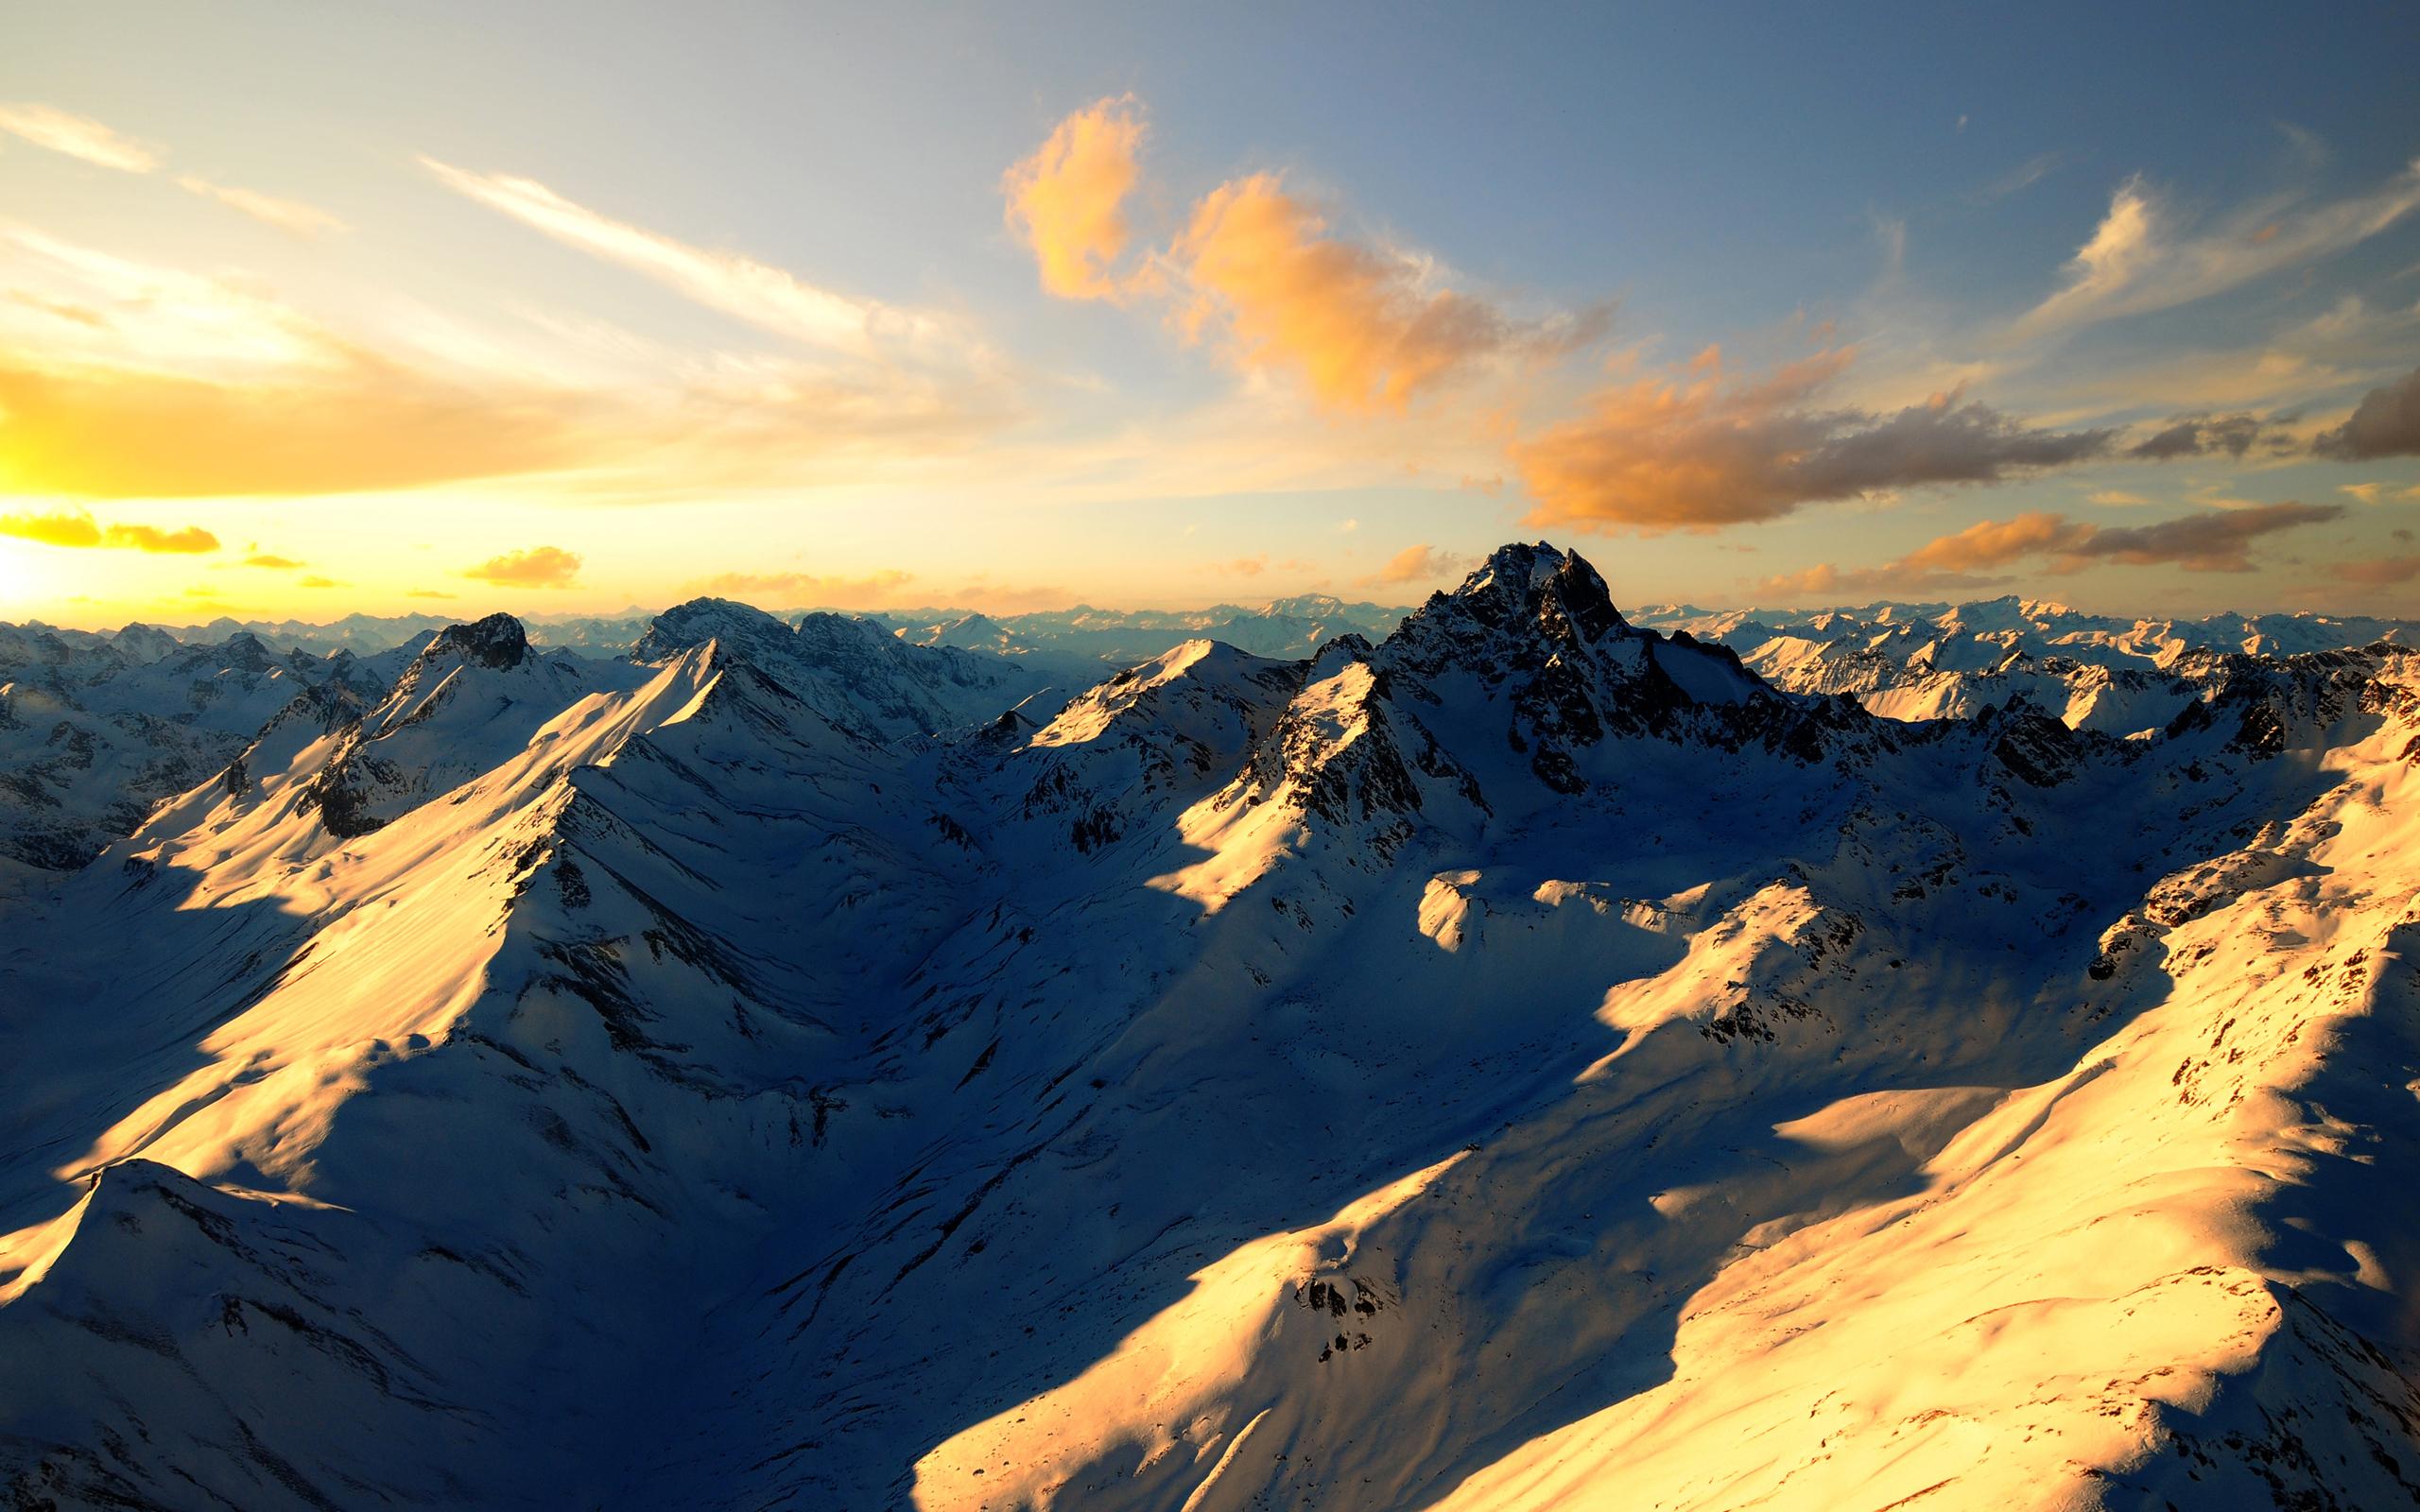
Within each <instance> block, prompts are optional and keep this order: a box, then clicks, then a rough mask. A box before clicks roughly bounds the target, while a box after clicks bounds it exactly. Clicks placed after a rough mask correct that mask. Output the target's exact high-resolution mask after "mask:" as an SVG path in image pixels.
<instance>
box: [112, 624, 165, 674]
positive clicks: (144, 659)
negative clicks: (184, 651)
mask: <svg viewBox="0 0 2420 1512" xmlns="http://www.w3.org/2000/svg"><path fill="white" fill-rule="evenodd" d="M110 644H112V645H114V646H116V647H117V649H118V652H119V654H120V655H122V656H124V657H125V658H126V659H127V661H129V662H132V663H133V664H134V665H136V666H148V665H149V664H150V663H152V662H157V661H159V660H160V659H161V658H162V657H164V656H168V655H170V654H172V653H174V652H175V650H176V649H177V639H176V637H175V636H173V635H170V634H169V633H168V632H167V631H165V630H164V629H161V628H160V627H158V626H155V625H146V624H144V623H142V622H141V621H139V620H138V621H136V622H135V623H133V624H131V625H129V626H127V627H125V628H124V629H122V630H120V631H118V632H117V634H116V635H114V636H112V637H111V640H110Z"/></svg>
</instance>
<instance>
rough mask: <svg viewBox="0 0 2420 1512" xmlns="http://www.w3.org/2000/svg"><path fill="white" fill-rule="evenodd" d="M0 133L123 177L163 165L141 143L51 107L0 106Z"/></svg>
mask: <svg viewBox="0 0 2420 1512" xmlns="http://www.w3.org/2000/svg"><path fill="white" fill-rule="evenodd" d="M0 131H6V132H8V133H9V135H11V136H14V137H19V138H22V139H24V140H25V141H27V142H30V143H32V144H33V145H34V146H38V147H48V148H49V149H50V150H51V151H53V152H63V153H65V154H66V155H67V156H69V157H71V158H80V159H82V160H83V161H84V162H86V163H92V164H93V165H94V166H95V167H101V168H115V169H117V170H118V171H119V172H121V173H149V172H150V171H151V170H152V169H153V168H156V167H158V166H159V165H160V160H159V159H157V158H155V157H153V156H152V155H151V151H150V149H149V148H147V147H146V146H143V145H142V144H141V143H138V142H130V141H128V140H127V139H126V138H125V137H122V136H120V135H118V134H117V133H116V132H115V131H112V130H111V129H109V128H108V127H106V126H103V125H102V124H101V123H100V122H98V121H95V120H93V119H91V118H90V117H88V116H82V115H72V114H70V113H68V112H65V111H61V110H57V109H54V108H52V107H51V106H48V105H33V104H18V105H0Z"/></svg>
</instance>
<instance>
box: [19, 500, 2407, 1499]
mask: <svg viewBox="0 0 2420 1512" xmlns="http://www.w3.org/2000/svg"><path fill="white" fill-rule="evenodd" d="M508 623H509V622H508ZM821 629H822V631H823V632H828V633H809V632H806V631H798V630H792V629H791V628H790V627H787V626H784V625H781V624H779V623H778V622H774V621H770V620H769V619H768V618H766V617H764V616H755V617H753V618H752V617H750V614H749V611H745V610H738V609H737V607H736V606H717V605H712V604H705V605H700V606H685V607H684V610H683V611H675V612H674V613H671V614H667V615H666V616H664V617H663V618H662V619H661V620H659V621H658V623H657V626H656V627H655V628H654V629H652V630H650V632H649V637H648V640H647V641H645V642H643V643H642V649H641V653H640V654H641V655H642V656H643V657H644V658H645V659H646V660H644V661H642V662H633V663H629V664H625V665H622V666H619V667H614V666H612V665H611V664H606V665H604V666H602V668H601V669H599V670H595V671H593V672H592V673H591V674H590V675H589V676H587V677H586V678H585V679H583V680H582V681H580V682H579V685H577V686H566V687H562V688H560V689H555V688H550V687H548V686H546V684H545V681H544V679H547V678H550V677H554V676H556V675H557V674H553V673H548V672H544V671H543V670H539V669H541V668H543V667H544V664H545V660H546V659H544V658H540V657H535V656H533V655H531V654H529V653H527V650H526V647H525V648H522V650H521V651H520V652H519V654H517V655H515V656H511V657H507V656H505V655H503V654H502V650H501V647H502V646H503V645H504V644H506V643H509V642H510V641H512V640H513V639H514V637H512V636H510V634H508V633H506V632H505V629H504V627H503V626H499V625H493V624H490V625H485V626H482V627H469V628H468V629H466V630H464V631H461V632H458V631H454V630H449V631H446V632H445V633H444V634H443V635H441V636H440V637H439V639H438V641H437V642H435V643H432V644H431V646H430V647H429V649H428V651H427V652H425V653H423V656H422V657H421V658H420V659H419V661H418V662H415V664H414V666H413V667H412V668H409V669H406V671H405V672H404V673H403V675H402V676H401V677H400V678H399V679H397V682H396V685H395V686H394V688H392V689H391V690H389V693H388V695H387V696H386V697H385V699H384V700H383V701H382V702H380V703H378V704H377V705H375V706H374V707H372V709H371V710H370V711H369V712H368V713H365V714H363V715H362V716H360V717H359V718H358V719H357V720H352V721H345V722H339V723H337V725H335V726H334V727H333V728H329V729H320V728H318V727H316V726H313V725H310V724H308V723H298V724H296V725H295V726H294V727H292V728H290V729H285V730H280V729H277V728H274V727H273V728H272V730H269V731H268V732H265V733H264V734H263V735H262V737H261V738H260V741H259V742H258V743H257V746H256V748H255V750H254V751H253V752H251V753H249V754H248V757H247V760H246V762H245V763H244V766H243V773H242V777H241V780H240V781H232V782H231V781H229V780H227V779H224V778H222V779H219V780H216V781H215V782H211V783H205V784H202V785H201V786H200V787H198V788H197V789H196V791H195V792H194V793H192V794H190V795H188V796H187V797H186V798H184V799H181V800H179V801H178V802H177V803H175V804H172V805H169V806H167V807H165V808H164V809H163V810H161V811H160V812H159V813H158V814H156V815H154V816H153V817H152V820H151V822H150V823H149V824H148V825H147V826H146V828H145V829H144V830H142V831H141V832H140V833H136V834H135V835H134V836H133V837H131V838H130V839H129V840H126V841H123V842H121V843H120V844H119V845H117V846H115V847H113V848H112V850H111V851H109V852H108V853H107V854H105V855H104V856H103V857H102V858H101V859H100V860H99V861H98V862H96V863H95V865H94V866H93V867H91V868H87V869H86V870H85V871H83V872H82V873H80V874H79V875H78V876H77V877H76V878H75V879H73V881H72V883H71V884H70V885H68V886H67V887H66V888H65V889H64V890H63V891H62V892H61V896H60V897H59V898H58V899H57V900H56V901H55V902H54V903H53V904H52V905H51V906H50V909H49V911H48V912H46V913H44V914H43V915H41V916H39V917H37V916H34V915H32V914H29V913H26V912H24V911H20V912H19V913H18V914H17V915H16V916H15V918H16V919H19V920H22V921H23V923H24V925H25V927H20V928H12V929H11V930H10V931H9V936H8V944H7V946H6V947H5V948H6V950H7V952H8V956H7V959H6V962H5V965H4V966H0V971H5V972H6V975H5V976H0V1003H5V1004H6V1009H5V1012H6V1017H5V1019H0V1064H5V1065H7V1066H9V1067H10V1068H12V1069H11V1074H10V1076H9V1080H8V1081H7V1083H6V1084H5V1085H6V1088H7V1091H6V1096H5V1099H0V1149H5V1150H6V1151H7V1152H8V1153H9V1162H8V1164H7V1165H6V1166H5V1167H0V1230H5V1231H6V1233H7V1237H6V1239H5V1240H0V1474H5V1475H6V1476H7V1477H9V1485H10V1486H11V1489H12V1490H13V1491H14V1492H15V1494H16V1497H17V1499H18V1500H19V1501H20V1502H21V1503H26V1504H33V1505H40V1504H45V1503H55V1504H60V1505H147V1506H172V1507H184V1506H206V1505H220V1504H234V1505H239V1506H245V1507H275V1506H302V1505H316V1506H327V1505H338V1506H351V1505H369V1504H387V1503H434V1504H442V1505H600V1506H614V1507H631V1508H637V1507H658V1506H674V1505H677V1506H701V1507H760V1506H799V1507H883V1506H895V1507H903V1508H904V1507H911V1506H912V1507H922V1508H936V1509H937V1508H968V1509H973V1508H980V1507H994V1508H999V1507H1016V1506H1040V1505H1052V1506H1059V1507H1079V1506H1080V1507H1085V1508H1094V1507H1110V1508H1118V1507H1133V1508H1183V1509H1189V1512H1211V1509H1226V1508H1238V1509H1240V1508H1248V1507H1272V1506H1283V1507H1314V1506H1316V1507H1335V1508H1372V1509H1376V1508H1400V1507H1445V1506H1453V1507H1520V1508H1530V1507H1601V1508H1645V1507H1670V1508H1680V1507H1692V1508H1709V1509H1711V1508H1735V1507H1748V1506H1762V1507H1804V1508H1831V1507H1842V1506H1849V1507H1876V1508H1878V1507H1884V1506H1890V1505H1894V1504H1895V1505H1914V1506H1942V1507H1950V1506H1960V1507H1965V1506H1988V1507H1993V1508H2006V1507H2020V1508H2021V1507H2046V1508H2047V1507H2079V1506H2110V1507H2129V1508H2131V1507H2145V1508H2158V1507H2163V1506H2169V1505H2174V1506H2180V1507H2203V1506H2213V1507H2233V1506H2268V1505H2273V1504H2274V1505H2282V1506H2297V1507H2300V1506H2311V1507H2330V1506H2333V1507H2344V1508H2370V1507H2382V1506H2394V1505H2408V1504H2411V1503H2412V1501H2413V1500H2414V1498H2415V1496H2420V1432H2415V1429H2420V1394H2415V1389H2414V1385H2413V1382H2414V1379H2415V1377H2414V1374H2413V1370H2414V1360H2415V1352H2414V1351H2415V1347H2420V1323H2415V1319H2420V1310H2416V1309H2415V1306H2414V1302H2415V1294H2414V1292H2413V1290H2412V1284H2413V1283H2412V1280H2411V1278H2412V1276H2413V1275H2414V1273H2415V1266H2420V1222H2415V1219H2420V1213H2415V1211H2414V1207H2415V1202H2414V1197H2413V1195H2412V1189H2411V1181H2410V1172H2411V1170H2412V1169H2413V1168H2414V1165H2415V1160H2420V1150H2415V1148H2414V1143H2415V1136H2420V1108H2415V1097H2420V993H2415V986H2414V981H2413V976H2412V968H2411V953H2412V950H2413V948H2414V946H2415V944H2420V861H2415V859H2414V858H2415V856H2420V833H2414V832H2415V825H2420V820H2415V818H2414V817H2413V816H2414V814H2415V813H2420V659H2415V657H2414V656H2413V655H2412V653H2410V652H2406V651H2402V650H2399V649H2395V648H2393V647H2385V648H2379V649H2374V650H2351V651H2337V652H2333V653H2329V654H2325V655H2314V656H2308V657H2300V658H2295V659H2290V660H2284V661H2249V662H2239V663H2237V664H2234V665H2233V666H2232V667H2231V669H2230V670H2229V672H2228V674H2227V676H2226V677H2224V678H2223V679H2220V680H2217V681H2214V682H2213V684H2212V685H2211V687H2210V689H2209V695H2210V696H2209V698H2208V700H2207V701H2206V702H2196V703H2194V704H2193V705H2192V707H2191V709H2190V710H2188V711H2187V712H2186V713H2183V714H2182V715H2180V716H2178V717H2175V718H2172V719H2171V720H2169V721H2168V722H2166V723H2164V724H2163V726H2162V727H2161V729H2160V730H2158V731H2157V732H2155V733H2154V734H2152V735H2151V736H2149V737H2146V738H2142V739H2134V740H2120V739H2114V738H2110V737H2108V736H2105V735H2101V734H2099V733H2097V732H2094V731H2093V730H2083V731H2079V730H2071V729H2069V728H2068V726H2067V725H2066V723H2064V722H2062V721H2061V720H2060V719H2059V718H2056V717H2053V716H2052V713H2037V712H2034V711H2033V710H2032V709H2031V708H2025V707H2018V708H2015V709H2011V708H2009V707H2008V706H2006V705H2005V704H2003V705H2002V706H2001V707H2000V708H1999V709H1998V710H1997V711H1996V712H1995V713H1990V714H1988V715H1985V716H1981V717H1975V718H1945V719H1938V720H1934V721H1931V722H1928V723H1925V724H1920V725H1908V724H1900V723H1895V722H1893V721H1890V720H1884V719H1880V718H1876V717H1875V716H1873V715H1871V714H1869V713H1866V712H1864V711H1863V710H1861V709H1860V708H1858V706H1857V705H1856V704H1855V703H1853V702H1851V701H1849V700H1848V699H1846V698H1841V697H1832V696H1789V695H1783V694H1778V693H1775V692H1773V691H1772V689H1771V688H1769V687H1768V686H1767V685H1766V684H1765V683H1764V682H1763V681H1761V680H1760V679H1757V678H1756V677H1755V676H1754V675H1753V674H1752V673H1751V672H1750V671H1749V670H1748V669H1747V668H1745V667H1743V666H1742V664H1741V663H1740V661H1739V660H1738V658H1737V656H1735V655H1733V654H1732V653H1730V652H1728V651H1726V650H1724V649H1721V648H1720V647H1718V646H1709V645H1705V644H1699V643H1697V642H1695V641H1691V640H1685V639H1680V638H1674V639H1669V640H1668V639H1664V638H1662V637H1660V636H1656V635H1653V634H1649V633H1643V632H1640V631H1638V630H1635V629H1634V628H1632V627H1630V626H1629V625H1628V624H1626V623H1625V622H1624V620H1623V619H1622V617H1621V616H1620V615H1619V614H1618V613H1617V612H1616V610H1615V609H1614V607H1613V606H1612V605H1611V603H1610V602H1608V601H1607V598H1606V595H1605V593H1604V589H1603V585H1602V583H1601V582H1600V581H1599V578H1598V576H1597V575H1596V573H1595V572H1594V571H1593V570H1592V569H1591V568H1589V567H1588V566H1587V564H1586V563H1584V562H1582V561H1580V560H1579V559H1578V558H1570V557H1565V556H1564V555H1563V554H1561V553H1558V552H1555V551H1553V550H1551V549H1550V548H1546V547H1542V546H1541V547H1508V548H1506V549H1505V550H1504V551H1502V552H1499V553H1498V554H1497V555H1496V556H1495V558H1492V559H1491V560H1490V561H1489V562H1488V563H1487V564H1486V565H1485V566H1483V567H1482V568H1481V569H1479V570H1478V572H1477V573H1475V574H1474V575H1473V576H1472V577H1471V579H1470V580H1469V581H1468V582H1466V583H1465V584H1464V585H1463V586H1462V588H1461V590H1459V591H1458V592H1457V593H1453V594H1441V595H1439V596H1437V597H1436V598H1434V599H1432V600H1431V601H1430V602H1429V604H1428V605H1426V607H1425V608H1424V609H1423V610H1421V611H1420V612H1419V613H1417V614H1416V615H1414V616H1413V617H1412V618H1411V619H1410V620H1409V622H1407V623H1406V624H1405V625H1404V627H1402V628H1401V629H1400V630H1397V631H1396V632H1394V633H1393V634H1392V635H1390V636H1388V637H1387V638H1386V639H1385V640H1383V641H1381V642H1379V643H1377V644H1372V643H1370V642H1369V641H1367V640H1364V639H1362V638H1361V637H1360V636H1358V635H1345V636H1340V637H1337V638H1335V639H1333V640H1331V641H1328V642H1326V643H1325V644H1322V646H1321V647H1320V648H1319V650H1318V652H1317V654H1316V655H1315V656H1313V657H1312V658H1310V659H1308V660H1305V661H1283V660H1268V659H1264V658H1261V657H1257V656H1253V655H1251V654H1248V653H1247V652H1244V651H1240V650H1236V649H1235V648H1233V647H1230V646H1225V645H1221V644H1216V643H1215V642H1210V641H1199V642H1192V643H1188V644H1183V645H1180V646H1177V647H1175V648H1173V649H1171V650H1169V651H1167V653H1166V654H1164V655H1160V656H1157V657H1155V658H1153V659H1151V660H1150V661H1148V662H1143V663H1142V664H1140V665H1137V666H1135V667H1133V668H1132V669H1131V670H1129V671H1127V672H1125V673H1122V674H1120V675H1118V676H1116V677H1115V678H1112V679H1108V680H1107V681H1104V682H1103V683H1102V684H1101V685H1100V686H1098V687H1097V688H1094V689H1093V690H1091V691H1090V692H1088V693H1083V694H1081V695H1080V696H1077V697H1076V698H1075V699H1073V701H1071V702H1067V703H1066V705H1065V707H1064V708H1063V709H1061V708H1057V707H1055V706H1054V705H1053V703H1052V702H1050V701H1045V702H1043V703H1039V704H1036V703H1033V702H1031V701H1029V697H1030V692H1031V690H1029V689H1025V688H1021V687H1019V686H1016V685H1001V686H996V687H983V686H976V685H974V684H971V683H968V682H963V681H959V680H954V679H952V677H951V676H950V675H949V674H948V672H947V668H948V667H951V666H956V665H958V663H955V662H934V661H925V660H917V659H918V658H923V657H933V656H938V655H940V654H941V653H940V651H939V650H938V649H937V648H927V647H918V646H898V647H896V648H895V649H897V650H898V651H900V652H901V653H903V654H907V655H908V656H909V658H910V661H909V662H908V663H893V662H890V660H889V657H890V650H888V649H882V648H877V647H873V646H871V645H868V644H859V643H858V642H857V641H856V640H854V639H851V638H848V637H847V636H846V635H845V634H844V633H843V632H841V631H839V630H838V629H836V628H835V627H828V626H827V627H821ZM592 665H595V664H592ZM970 665H974V663H970ZM970 675H971V674H970ZM980 680H981V679H980V678H977V679H976V682H978V683H979V682H980ZM860 684H863V686H860ZM441 689H450V690H451V691H450V692H447V693H445V694H443V696H442V697H441V698H439V697H437V696H436V695H435V691H434V690H441ZM853 689H856V695H855V696H854V700H853V693H852V690H853ZM987 700H988V701H987ZM432 703H433V704H434V707H433V709H432V710H431V712H430V713H426V714H424V715H423V714H420V713H416V711H418V710H420V709H422V708H423V707H427V706H429V705H431V704H432ZM1019 703H1026V704H1027V707H1026V708H1025V710H1023V711H1022V712H1020V711H1018V710H1017V709H1015V708H1014V707H1013V706H1015V705H1017V704H1019ZM2053 713H2055V712H2053ZM332 814H333V815H335V816H337V817H336V821H335V822H331V815H332Z"/></svg>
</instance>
